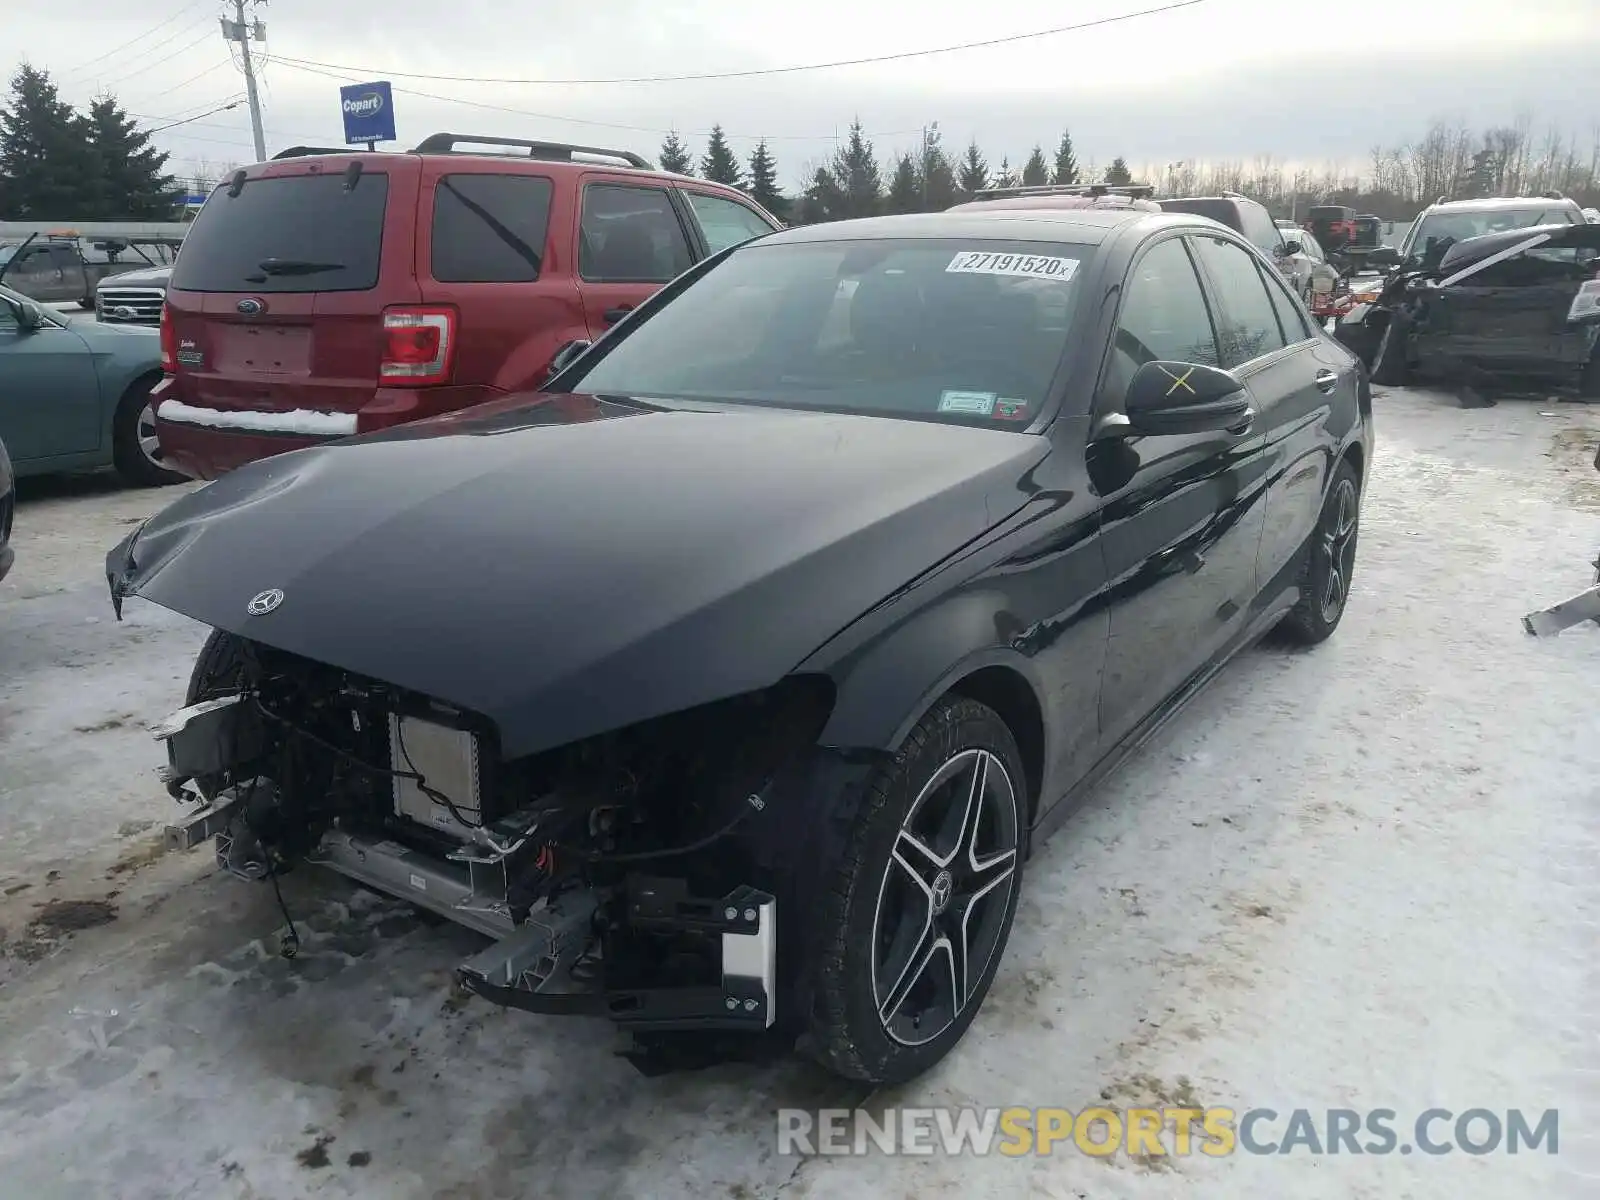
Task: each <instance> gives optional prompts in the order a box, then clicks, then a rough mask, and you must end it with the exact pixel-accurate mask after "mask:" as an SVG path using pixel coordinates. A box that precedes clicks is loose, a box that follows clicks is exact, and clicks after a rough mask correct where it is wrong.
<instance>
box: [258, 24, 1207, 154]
mask: <svg viewBox="0 0 1600 1200" xmlns="http://www.w3.org/2000/svg"><path fill="white" fill-rule="evenodd" d="M1189 2H1190V3H1200V0H1189ZM272 61H273V62H274V63H277V64H279V65H280V66H284V67H288V68H289V69H290V70H291V71H304V72H306V73H308V74H311V75H321V76H324V77H326V78H328V79H339V80H345V81H347V82H353V81H355V80H356V79H357V78H359V77H358V76H354V75H351V74H350V73H349V72H334V71H322V70H318V69H317V68H315V67H302V66H299V65H298V64H297V63H296V62H294V61H293V60H291V59H285V58H282V57H279V56H277V55H274V56H273V58H272ZM391 90H392V91H394V92H395V93H396V94H398V95H402V96H418V97H420V98H422V99H424V100H437V101H439V102H440V103H442V104H463V105H466V106H467V107H469V108H481V109H485V110H487V111H489V112H499V113H509V114H510V115H512V116H514V117H532V118H534V119H535V120H538V121H564V122H566V123H567V124H569V125H590V126H593V127H595V128H597V129H619V130H622V131H623V132H624V133H651V134H668V133H677V134H680V135H682V136H686V137H710V136H711V135H710V132H709V131H706V130H701V131H695V130H691V129H661V128H657V127H655V126H650V125H623V124H619V123H617V122H615V121H589V120H585V119H584V118H582V117H568V116H559V115H557V114H555V113H541V112H530V111H528V110H527V109H524V108H507V107H506V106H505V105H503V104H489V103H487V102H485V101H482V100H463V99H462V98H461V97H459V96H441V95H439V94H437V93H436V92H419V91H415V90H413V89H411V88H401V87H397V88H392V89H391ZM919 132H920V130H919V129H894V130H885V131H876V132H870V133H867V134H866V136H867V137H872V138H887V137H908V136H910V135H911V134H913V133H919ZM722 136H723V137H725V138H731V139H733V140H735V141H749V142H821V141H833V142H836V141H839V140H840V136H839V135H838V134H836V133H833V134H818V135H812V134H801V133H786V134H785V133H779V134H771V133H769V134H756V133H729V132H728V131H727V130H723V131H722Z"/></svg>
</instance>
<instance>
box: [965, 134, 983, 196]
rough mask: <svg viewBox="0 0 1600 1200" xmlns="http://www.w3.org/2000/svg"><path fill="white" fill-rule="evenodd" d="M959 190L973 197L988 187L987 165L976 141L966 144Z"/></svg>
mask: <svg viewBox="0 0 1600 1200" xmlns="http://www.w3.org/2000/svg"><path fill="white" fill-rule="evenodd" d="M960 183H961V190H962V191H963V192H964V193H966V194H967V195H968V196H972V195H975V194H976V193H978V192H981V191H983V189H984V188H986V187H988V186H989V164H988V163H987V162H985V161H984V158H983V154H982V152H981V151H979V149H978V142H977V139H976V138H974V139H973V140H972V141H970V142H968V143H967V156H966V157H965V158H963V159H962V160H961V179H960Z"/></svg>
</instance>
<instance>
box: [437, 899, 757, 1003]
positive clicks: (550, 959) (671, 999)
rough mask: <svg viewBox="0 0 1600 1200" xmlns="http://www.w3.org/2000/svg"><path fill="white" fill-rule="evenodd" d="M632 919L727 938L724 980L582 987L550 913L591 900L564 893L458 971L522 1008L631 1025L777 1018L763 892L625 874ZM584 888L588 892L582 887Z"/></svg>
mask: <svg viewBox="0 0 1600 1200" xmlns="http://www.w3.org/2000/svg"><path fill="white" fill-rule="evenodd" d="M627 893H628V902H627V911H628V922H629V924H630V926H632V928H634V929H635V930H639V931H650V932H656V933H677V932H688V931H694V932H699V933H716V934H719V935H720V939H721V959H722V979H721V983H720V985H719V986H709V985H708V986H699V987H692V986H691V987H663V988H612V989H605V990H601V989H593V990H589V989H585V988H583V987H581V986H578V987H574V986H572V981H571V975H570V971H568V970H566V969H564V965H563V963H564V960H565V959H567V957H568V956H570V955H572V954H573V953H574V952H575V943H574V940H573V938H572V936H571V933H572V926H571V925H570V924H568V923H567V921H566V919H564V918H559V917H558V919H554V920H552V919H551V917H550V913H551V912H552V911H555V912H557V913H560V912H561V910H562V906H566V907H567V909H568V911H571V910H572V906H574V905H577V906H579V907H580V908H581V906H582V905H584V904H585V903H586V904H587V907H588V915H589V916H591V917H592V913H593V909H594V903H593V899H592V896H591V897H590V899H588V900H587V901H583V900H574V899H571V898H567V897H563V898H560V899H558V900H557V902H556V903H555V904H553V905H551V906H550V908H549V909H548V910H543V911H541V912H536V913H534V914H533V915H532V916H530V918H529V920H528V922H527V923H526V924H524V925H523V926H521V927H519V928H518V930H517V931H516V932H515V933H513V934H511V935H510V936H508V937H506V938H504V939H503V940H502V941H500V942H498V943H496V944H495V945H494V946H491V947H490V948H489V949H487V950H485V951H484V952H483V953H481V954H479V955H477V956H476V957H474V958H472V959H469V960H468V961H467V962H465V963H463V964H462V965H461V966H460V967H459V968H458V969H457V978H458V979H459V981H460V982H461V985H462V986H463V987H464V988H466V989H467V990H468V991H470V992H473V993H474V994H476V995H479V996H482V997H483V998H484V999H486V1000H489V1001H491V1002H492V1003H495V1004H499V1005H503V1006H504V1007H507V1008H518V1009H522V1010H523V1011H525V1012H535V1013H545V1014H563V1015H571V1014H585V1015H590V1016H600V1017H607V1018H609V1019H610V1020H612V1021H613V1022H615V1023H616V1024H617V1025H618V1026H620V1027H622V1028H624V1029H627V1030H629V1031H632V1032H639V1033H647V1032H689V1031H710V1030H743V1031H749V1032H760V1031H763V1030H766V1029H770V1028H771V1027H772V1026H773V1024H774V1022H775V1021H776V1019H777V1012H776V1009H775V1006H774V1002H773V999H774V996H775V994H776V983H777V944H778V942H777V932H778V931H777V912H778V908H777V901H776V899H774V897H772V896H771V895H769V894H767V893H766V892H760V891H757V890H755V889H754V888H750V887H740V888H736V889H735V890H734V891H732V892H730V893H729V894H728V895H727V896H724V897H723V898H721V899H720V900H711V899H701V898H696V897H692V896H690V895H689V894H688V891H687V889H686V888H685V887H684V885H683V883H682V881H680V880H672V879H643V878H635V879H632V880H630V881H629V885H628V889H627ZM585 895H587V894H585Z"/></svg>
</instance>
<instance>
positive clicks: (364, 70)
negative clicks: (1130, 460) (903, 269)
mask: <svg viewBox="0 0 1600 1200" xmlns="http://www.w3.org/2000/svg"><path fill="white" fill-rule="evenodd" d="M1206 2H1207V0H1175V2H1174V3H1171V4H1163V5H1160V6H1159V7H1157V8H1146V9H1141V10H1139V11H1138V12H1130V13H1119V14H1118V15H1116V16H1112V17H1100V18H1098V19H1096V20H1093V21H1079V22H1077V23H1076V24H1073V25H1058V26H1056V27H1055V28H1053V29H1036V30H1033V31H1032V32H1030V33H1013V34H1008V35H1006V36H1005V37H996V38H984V39H983V40H982V41H975V42H960V43H958V44H957V45H954V46H939V47H936V48H934V49H931V50H902V51H899V52H897V53H895V54H874V55H870V56H868V57H866V58H841V59H836V60H834V61H832V62H820V63H804V64H801V65H797V66H788V67H758V68H753V69H751V70H747V71H710V72H706V73H703V74H695V75H634V76H624V77H619V78H613V79H494V78H487V77H482V76H476V75H430V74H425V73H422V72H418V71H392V70H388V69H387V68H378V67H360V66H351V65H350V64H348V63H329V62H318V61H317V60H316V59H311V58H288V57H285V56H284V55H281V54H280V55H277V56H276V61H277V62H280V63H282V64H284V65H285V66H296V67H300V68H302V69H308V68H311V67H326V68H330V69H332V70H335V71H353V72H355V73H356V74H357V75H359V76H372V75H379V76H383V75H392V76H393V77H394V78H396V79H426V80H431V81H433V82H436V83H495V84H513V85H527V86H534V85H544V84H559V85H562V86H582V87H598V86H602V85H606V86H609V85H614V84H624V83H691V82H697V81H703V80H710V79H750V78H753V77H755V76H760V75H793V74H797V73H799V72H801V71H828V70H832V69H834V68H836V67H861V66H867V65H869V64H872V63H886V62H900V61H903V60H905V59H908V58H928V57H931V56H932V55H935V54H955V53H958V52H960V51H963V50H981V49H985V48H987V47H990V46H1006V45H1010V44H1012V43H1014V42H1025V41H1032V40H1035V39H1038V38H1047V37H1055V36H1056V35H1058V34H1063V33H1076V32H1078V31H1080V30H1084V29H1094V28H1096V27H1098V26H1101V25H1115V24H1118V23H1120V22H1122V21H1132V20H1135V19H1137V18H1139V17H1153V16H1157V15H1159V14H1161V13H1168V12H1176V11H1177V10H1178V9H1180V8H1193V7H1194V6H1195V5H1197V4H1205V3H1206ZM395 90H396V91H398V90H399V89H398V88H397V89H395Z"/></svg>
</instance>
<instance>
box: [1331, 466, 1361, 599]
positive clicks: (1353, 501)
mask: <svg viewBox="0 0 1600 1200" xmlns="http://www.w3.org/2000/svg"><path fill="white" fill-rule="evenodd" d="M1360 512H1361V509H1360V506H1359V503H1358V499H1357V496H1356V485H1355V484H1354V483H1353V482H1352V481H1351V480H1349V479H1341V480H1340V481H1339V484H1338V487H1337V488H1336V489H1335V490H1334V493H1333V499H1332V503H1331V504H1330V505H1329V506H1328V516H1327V518H1326V520H1325V521H1324V524H1323V530H1322V554H1323V558H1324V560H1325V563H1326V566H1327V582H1326V584H1325V585H1324V587H1323V592H1322V619H1323V620H1324V621H1326V622H1327V623H1329V624H1330V625H1331V624H1332V623H1333V622H1334V621H1336V620H1338V619H1339V614H1340V612H1342V611H1343V609H1344V606H1345V602H1346V601H1347V600H1349V598H1350V576H1351V574H1352V573H1353V572H1354V570H1355V565H1356V525H1357V519H1358V518H1359V516H1360Z"/></svg>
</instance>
